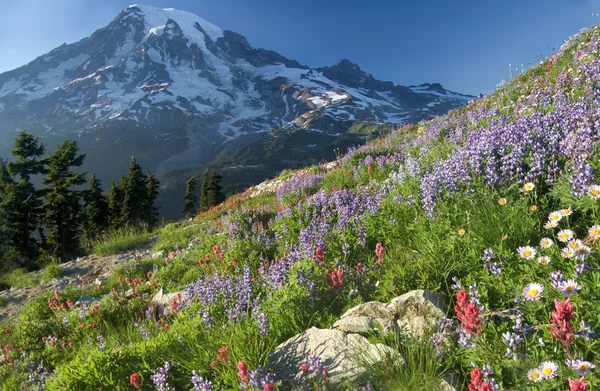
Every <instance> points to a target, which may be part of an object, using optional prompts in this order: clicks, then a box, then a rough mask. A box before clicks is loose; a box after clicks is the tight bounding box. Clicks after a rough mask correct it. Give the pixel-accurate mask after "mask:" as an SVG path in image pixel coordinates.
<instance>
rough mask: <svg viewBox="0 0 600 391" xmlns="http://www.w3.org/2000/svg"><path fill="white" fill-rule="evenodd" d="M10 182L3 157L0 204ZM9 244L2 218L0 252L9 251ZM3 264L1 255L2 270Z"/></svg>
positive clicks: (0, 167) (0, 168)
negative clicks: (7, 247)
mask: <svg viewBox="0 0 600 391" xmlns="http://www.w3.org/2000/svg"><path fill="white" fill-rule="evenodd" d="M10 183H12V178H11V176H10V173H9V172H8V166H7V162H6V161H5V160H3V159H0V205H1V204H2V199H3V195H4V188H5V187H6V185H8V184H10ZM7 245H8V238H7V236H6V233H5V232H4V224H3V222H2V220H0V254H4V253H5V252H6V251H7V249H6V246H7ZM2 266H3V265H2V256H0V271H1V270H2V269H3V267H2Z"/></svg>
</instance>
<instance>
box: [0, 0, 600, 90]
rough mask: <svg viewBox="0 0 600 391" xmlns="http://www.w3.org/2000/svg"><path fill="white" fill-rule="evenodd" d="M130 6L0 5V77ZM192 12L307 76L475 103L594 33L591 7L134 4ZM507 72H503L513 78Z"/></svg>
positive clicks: (361, 0)
mask: <svg viewBox="0 0 600 391" xmlns="http://www.w3.org/2000/svg"><path fill="white" fill-rule="evenodd" d="M134 1H135V0H130V1H128V0H0V72H4V71H8V70H11V69H13V68H16V67H18V66H21V65H24V64H25V63H27V62H29V61H31V60H33V59H34V58H36V57H37V56H40V55H42V54H44V53H46V52H48V51H50V50H52V49H53V48H55V47H57V46H59V45H61V44H62V43H63V42H67V43H71V42H75V41H78V40H79V39H81V38H83V37H85V36H88V35H90V34H91V33H92V32H93V31H94V30H96V29H97V28H100V27H102V26H104V25H106V24H108V23H109V22H110V21H111V20H112V19H113V18H114V17H115V16H116V15H117V14H118V12H119V11H120V10H122V9H124V8H126V7H127V6H128V5H129V4H130V3H132V2H134ZM140 3H141V4H147V5H153V6H157V7H161V8H178V9H183V10H186V11H190V12H193V13H195V14H197V15H199V16H201V17H202V18H204V19H206V20H208V21H209V22H212V23H214V24H216V25H217V26H219V27H221V28H223V29H226V30H232V31H235V32H237V33H240V34H242V35H244V36H245V37H246V38H247V39H248V41H249V42H250V44H251V45H252V46H254V47H262V48H265V49H270V50H274V51H276V52H278V53H280V54H282V55H284V56H286V57H288V58H290V59H294V60H297V61H298V62H300V63H301V64H306V65H309V66H311V67H319V66H325V65H333V64H336V63H337V62H338V61H339V60H340V59H341V58H348V59H350V60H351V61H353V62H355V63H357V64H358V65H359V66H360V67H361V68H362V69H363V70H365V71H367V72H369V73H371V74H372V75H373V76H374V77H376V78H378V79H381V80H391V81H393V82H395V83H398V84H402V85H411V84H420V83H424V82H439V83H442V84H443V85H444V86H445V87H446V88H448V89H451V90H454V91H457V92H464V93H471V94H477V93H479V92H483V93H488V92H491V91H493V89H494V88H495V86H496V84H498V82H499V81H500V80H502V79H503V78H508V77H509V66H508V64H509V63H510V64H513V68H514V67H515V66H517V65H518V67H519V68H520V66H521V64H524V66H525V67H527V66H528V64H535V63H537V62H539V61H540V60H541V59H542V58H543V57H546V56H547V55H549V54H551V51H552V48H555V47H559V46H560V45H561V44H562V42H563V40H565V39H567V38H568V37H569V36H570V35H572V34H575V33H576V32H577V31H579V30H580V29H581V28H583V27H589V26H591V25H592V24H594V23H598V13H600V1H598V0H413V1H408V0H141V1H140ZM514 73H515V71H514V70H513V75H514Z"/></svg>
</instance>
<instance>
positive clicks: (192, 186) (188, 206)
mask: <svg viewBox="0 0 600 391" xmlns="http://www.w3.org/2000/svg"><path fill="white" fill-rule="evenodd" d="M196 202H198V197H197V196H196V178H195V177H191V178H190V179H189V180H188V181H187V183H186V185H185V204H184V206H183V214H184V215H185V217H186V218H188V219H189V218H192V217H194V216H195V215H196Z"/></svg>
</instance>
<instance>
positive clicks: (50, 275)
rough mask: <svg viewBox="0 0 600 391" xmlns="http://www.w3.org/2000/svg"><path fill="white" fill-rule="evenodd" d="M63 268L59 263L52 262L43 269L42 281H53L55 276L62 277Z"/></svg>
mask: <svg viewBox="0 0 600 391" xmlns="http://www.w3.org/2000/svg"><path fill="white" fill-rule="evenodd" d="M61 273H62V269H61V267H60V266H58V263H55V262H53V263H50V264H49V265H48V266H46V267H45V268H44V269H42V274H41V280H42V282H48V281H51V280H52V279H54V278H60V276H61Z"/></svg>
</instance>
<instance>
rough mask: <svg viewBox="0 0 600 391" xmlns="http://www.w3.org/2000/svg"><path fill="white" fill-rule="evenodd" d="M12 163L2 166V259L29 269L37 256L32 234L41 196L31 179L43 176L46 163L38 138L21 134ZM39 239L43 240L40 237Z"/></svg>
mask: <svg viewBox="0 0 600 391" xmlns="http://www.w3.org/2000/svg"><path fill="white" fill-rule="evenodd" d="M12 154H13V156H15V158H16V159H15V161H12V162H9V163H7V164H2V176H3V178H4V180H5V181H3V182H4V183H3V185H2V187H3V189H2V197H1V198H2V199H1V200H0V222H1V224H2V225H3V228H4V237H5V240H6V242H7V244H6V248H5V252H4V259H5V260H7V261H9V262H15V263H16V264H17V265H19V266H27V267H31V266H33V265H34V262H35V260H36V259H37V257H38V256H39V242H38V240H36V239H35V238H34V237H32V232H34V231H36V230H37V229H39V228H40V213H41V207H42V200H41V198H40V195H41V192H40V191H38V190H36V189H35V187H34V185H33V183H31V177H32V176H33V175H38V174H44V173H45V172H46V167H45V166H46V163H45V160H44V159H41V157H42V156H43V155H44V145H43V144H42V143H40V141H39V138H38V137H36V136H33V135H31V134H28V133H27V132H24V131H23V132H21V133H19V134H18V136H17V138H16V139H15V145H14V150H13V151H12ZM41 233H42V232H41V229H40V236H41V239H42V240H43V236H42V235H41Z"/></svg>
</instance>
